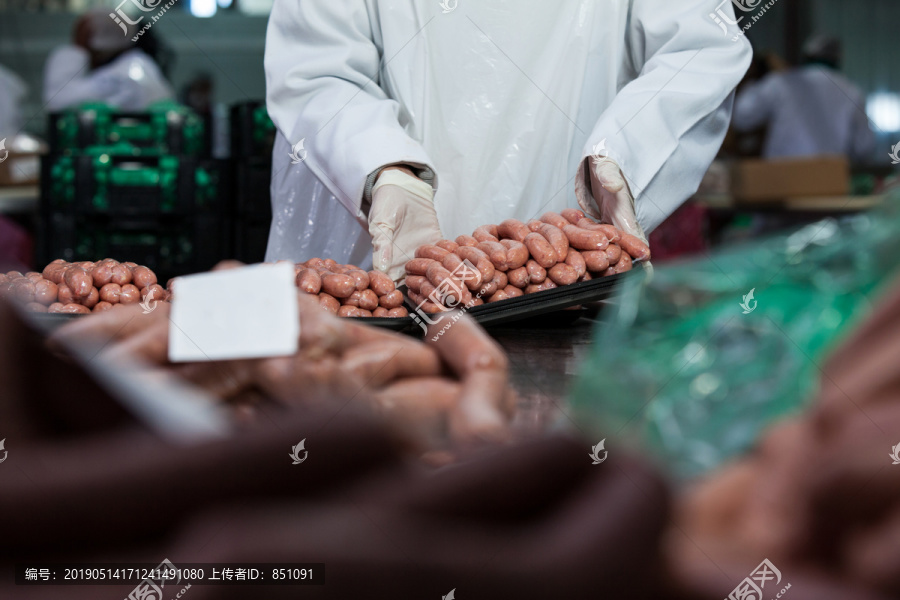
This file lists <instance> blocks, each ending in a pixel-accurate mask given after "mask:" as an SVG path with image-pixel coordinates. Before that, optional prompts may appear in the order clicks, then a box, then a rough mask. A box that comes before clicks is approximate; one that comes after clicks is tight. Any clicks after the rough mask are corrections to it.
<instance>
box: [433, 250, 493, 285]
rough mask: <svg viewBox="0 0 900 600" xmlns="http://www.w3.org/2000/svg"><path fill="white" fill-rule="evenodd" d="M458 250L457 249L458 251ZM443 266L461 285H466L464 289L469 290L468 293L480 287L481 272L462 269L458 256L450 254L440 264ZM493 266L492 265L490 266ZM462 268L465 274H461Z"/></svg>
mask: <svg viewBox="0 0 900 600" xmlns="http://www.w3.org/2000/svg"><path fill="white" fill-rule="evenodd" d="M458 249H459V248H457V250H458ZM441 264H443V265H444V268H445V269H447V270H448V271H450V272H451V273H453V274H454V275H455V276H456V277H458V278H461V279H462V280H463V283H465V284H466V287H467V288H469V290H470V291H473V292H474V291H475V290H477V289H478V288H480V287H481V284H482V282H483V281H484V276H483V275H482V274H481V271H479V270H478V268H477V267H476V268H474V269H472V268H469V267H463V266H462V265H463V259H461V258H460V257H459V255H458V254H456V253H454V252H451V253H449V254H448V255H447V256H446V257H444V261H443V262H442V263H441ZM492 266H493V265H492ZM463 268H465V272H463V270H462V269H463Z"/></svg>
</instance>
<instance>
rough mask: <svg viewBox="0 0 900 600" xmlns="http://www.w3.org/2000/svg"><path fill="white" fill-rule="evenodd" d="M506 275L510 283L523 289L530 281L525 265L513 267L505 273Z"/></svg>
mask: <svg viewBox="0 0 900 600" xmlns="http://www.w3.org/2000/svg"><path fill="white" fill-rule="evenodd" d="M506 276H507V278H508V279H509V284H510V285H512V286H514V287H517V288H520V289H523V290H524V289H525V288H526V287H528V284H529V283H531V279H530V278H529V276H528V269H526V268H525V267H520V268H518V269H514V270H512V271H510V272H509V273H507V274H506Z"/></svg>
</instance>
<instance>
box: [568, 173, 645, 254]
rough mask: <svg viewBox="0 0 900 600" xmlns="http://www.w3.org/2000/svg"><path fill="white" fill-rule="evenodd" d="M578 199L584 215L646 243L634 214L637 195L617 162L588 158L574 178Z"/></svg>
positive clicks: (642, 230)
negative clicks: (629, 187)
mask: <svg viewBox="0 0 900 600" xmlns="http://www.w3.org/2000/svg"><path fill="white" fill-rule="evenodd" d="M575 197H576V198H578V204H579V206H581V210H583V211H584V213H585V214H587V215H589V216H591V217H593V218H594V219H596V220H598V221H600V222H601V223H609V224H610V225H613V226H615V227H617V228H618V229H621V230H622V231H624V232H626V233H630V234H632V235H635V236H637V237H639V238H640V239H642V240H643V241H644V242H646V241H647V234H645V233H644V229H643V228H642V227H641V224H640V223H638V220H637V216H636V215H635V212H634V196H632V195H631V190H629V189H628V183H627V182H626V181H625V176H624V175H623V174H622V170H621V169H620V168H619V165H618V164H616V161H614V160H612V159H611V158H605V157H596V156H589V157H587V158H586V159H585V160H584V161H583V162H582V163H581V166H580V167H579V168H578V174H577V175H576V177H575Z"/></svg>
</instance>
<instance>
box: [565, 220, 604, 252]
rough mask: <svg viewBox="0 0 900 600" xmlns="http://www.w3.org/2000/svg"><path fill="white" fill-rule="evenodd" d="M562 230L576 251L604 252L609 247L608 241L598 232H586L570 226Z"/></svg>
mask: <svg viewBox="0 0 900 600" xmlns="http://www.w3.org/2000/svg"><path fill="white" fill-rule="evenodd" d="M562 230H563V232H564V233H565V234H566V237H567V238H569V244H571V245H572V247H573V248H575V249H577V250H606V248H607V246H609V239H607V237H606V236H605V235H603V233H601V232H599V231H588V230H587V229H582V228H581V227H576V226H575V225H572V224H568V225H566V226H565V227H563V228H562Z"/></svg>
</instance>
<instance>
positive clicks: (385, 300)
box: [378, 290, 403, 310]
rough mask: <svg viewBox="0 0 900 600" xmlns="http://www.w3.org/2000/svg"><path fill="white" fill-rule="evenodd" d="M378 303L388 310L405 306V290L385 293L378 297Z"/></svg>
mask: <svg viewBox="0 0 900 600" xmlns="http://www.w3.org/2000/svg"><path fill="white" fill-rule="evenodd" d="M378 304H380V305H381V306H383V307H384V308H386V309H388V310H391V309H394V308H397V307H399V306H403V292H401V291H400V290H394V291H393V292H391V293H390V294H385V295H384V296H381V297H380V298H379V299H378Z"/></svg>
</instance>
